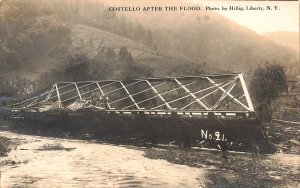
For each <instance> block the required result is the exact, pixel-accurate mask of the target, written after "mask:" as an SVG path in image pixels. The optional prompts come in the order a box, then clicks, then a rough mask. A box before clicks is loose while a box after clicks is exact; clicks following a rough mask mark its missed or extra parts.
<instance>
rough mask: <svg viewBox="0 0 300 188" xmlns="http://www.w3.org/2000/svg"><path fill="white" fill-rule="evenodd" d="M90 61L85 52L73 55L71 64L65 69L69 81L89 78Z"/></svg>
mask: <svg viewBox="0 0 300 188" xmlns="http://www.w3.org/2000/svg"><path fill="white" fill-rule="evenodd" d="M89 63H90V60H89V58H88V57H87V56H86V55H85V54H77V55H74V56H72V57H71V59H70V64H69V66H68V67H66V68H65V70H64V76H65V79H66V80H68V81H83V80H87V79H89V78H90V76H89V73H88V68H89Z"/></svg>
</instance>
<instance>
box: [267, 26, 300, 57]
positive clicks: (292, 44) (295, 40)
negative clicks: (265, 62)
mask: <svg viewBox="0 0 300 188" xmlns="http://www.w3.org/2000/svg"><path fill="white" fill-rule="evenodd" d="M263 36H265V37H267V38H268V39H270V40H272V41H274V42H276V43H278V44H281V45H282V46H286V47H289V48H291V49H293V50H295V51H296V52H298V53H299V32H289V31H277V32H267V33H263Z"/></svg>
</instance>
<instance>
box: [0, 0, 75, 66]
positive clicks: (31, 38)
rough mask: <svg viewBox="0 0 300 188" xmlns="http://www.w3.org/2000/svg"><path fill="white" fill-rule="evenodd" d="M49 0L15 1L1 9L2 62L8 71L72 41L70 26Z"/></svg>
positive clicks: (0, 63) (36, 59)
mask: <svg viewBox="0 0 300 188" xmlns="http://www.w3.org/2000/svg"><path fill="white" fill-rule="evenodd" d="M54 10H55V9H54V8H53V7H51V6H50V5H49V3H48V2H46V1H37V0H14V1H9V2H8V3H6V4H5V5H3V7H2V8H1V15H0V17H1V20H0V21H1V22H0V28H1V29H0V30H1V32H0V35H1V39H3V40H2V41H1V42H2V43H1V44H0V52H1V59H0V61H1V62H0V65H2V64H3V65H6V68H7V69H8V70H11V69H20V68H23V67H26V66H28V65H29V64H30V63H31V62H32V61H38V60H39V59H40V58H42V57H44V56H46V55H48V53H49V52H50V51H51V50H53V49H55V48H59V47H60V46H61V45H62V44H63V43H70V28H69V27H68V25H67V24H66V23H64V22H62V21H61V19H60V18H58V17H57V16H56V15H55V13H54Z"/></svg>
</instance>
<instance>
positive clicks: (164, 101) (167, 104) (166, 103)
mask: <svg viewBox="0 0 300 188" xmlns="http://www.w3.org/2000/svg"><path fill="white" fill-rule="evenodd" d="M145 81H146V83H147V84H148V85H149V87H150V88H151V89H152V90H153V91H154V93H155V94H156V95H157V96H158V97H159V98H160V99H161V100H162V101H163V103H165V105H166V106H167V108H168V109H170V110H172V109H173V108H172V107H171V106H170V105H169V103H168V102H167V101H166V100H165V99H164V98H163V97H162V96H161V95H160V94H159V93H158V91H157V90H156V89H155V87H153V86H152V84H151V83H150V82H149V81H148V80H145Z"/></svg>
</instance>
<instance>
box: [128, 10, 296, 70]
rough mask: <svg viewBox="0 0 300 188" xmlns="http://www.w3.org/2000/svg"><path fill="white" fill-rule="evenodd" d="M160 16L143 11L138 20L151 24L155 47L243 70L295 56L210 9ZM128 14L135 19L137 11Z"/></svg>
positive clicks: (292, 59)
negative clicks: (133, 13)
mask: <svg viewBox="0 0 300 188" xmlns="http://www.w3.org/2000/svg"><path fill="white" fill-rule="evenodd" d="M162 14H163V13H162ZM164 16H165V15H160V14H157V15H147V14H146V15H144V16H143V17H142V18H140V23H143V24H144V26H145V27H151V28H152V30H153V33H154V34H153V35H154V36H155V37H154V39H153V43H154V44H155V45H156V46H157V47H158V49H159V50H160V51H163V52H165V53H168V54H171V55H173V54H177V55H181V56H183V57H188V58H190V59H192V60H193V61H196V62H199V63H204V62H207V63H209V64H210V65H212V66H216V67H226V68H227V69H228V70H232V71H243V72H248V71H251V70H253V69H254V68H255V67H256V66H257V65H258V64H264V63H265V62H266V61H270V62H273V61H277V62H280V63H282V64H288V63H290V62H291V61H294V60H295V59H297V58H298V57H297V54H296V52H295V51H293V50H291V49H288V48H286V47H284V46H282V45H281V44H277V43H275V42H272V41H270V40H269V39H268V38H266V37H264V36H261V35H259V34H257V33H255V32H254V31H252V30H250V29H248V28H246V27H244V26H240V25H238V24H237V23H235V22H234V21H232V20H230V19H228V18H225V17H223V16H222V15H219V14H217V13H214V12H198V13H197V14H196V13H184V14H173V15H172V17H167V16H165V17H167V18H166V19H155V18H158V17H164ZM132 17H133V19H135V18H136V17H137V15H133V16H132ZM141 19H143V21H142V20H141ZM154 22H155V23H154Z"/></svg>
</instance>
